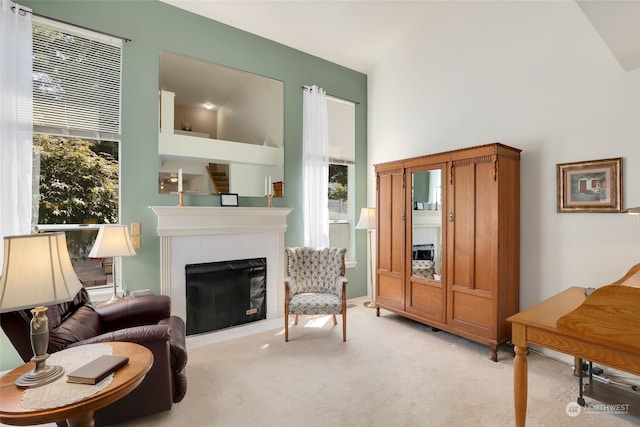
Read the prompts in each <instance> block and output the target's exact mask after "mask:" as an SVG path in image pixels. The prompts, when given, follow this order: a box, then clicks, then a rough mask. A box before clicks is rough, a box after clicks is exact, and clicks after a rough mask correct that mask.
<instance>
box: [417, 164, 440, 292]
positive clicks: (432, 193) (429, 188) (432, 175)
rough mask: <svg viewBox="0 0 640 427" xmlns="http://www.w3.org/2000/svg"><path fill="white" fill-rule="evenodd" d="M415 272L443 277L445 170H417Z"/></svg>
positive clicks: (426, 277)
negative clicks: (443, 184)
mask: <svg viewBox="0 0 640 427" xmlns="http://www.w3.org/2000/svg"><path fill="white" fill-rule="evenodd" d="M411 179H412V202H413V210H412V224H413V230H412V233H411V234H412V236H413V237H412V251H411V252H412V253H411V262H412V273H411V274H412V275H413V276H416V277H421V278H424V279H431V280H436V281H440V280H441V277H442V170H441V169H435V170H425V171H420V172H413V173H412V174H411Z"/></svg>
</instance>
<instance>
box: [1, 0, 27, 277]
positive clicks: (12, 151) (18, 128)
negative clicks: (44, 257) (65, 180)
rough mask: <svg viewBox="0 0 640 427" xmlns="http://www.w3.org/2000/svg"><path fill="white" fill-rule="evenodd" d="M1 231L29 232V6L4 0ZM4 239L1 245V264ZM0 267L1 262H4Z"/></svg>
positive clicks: (4, 232) (3, 235)
mask: <svg viewBox="0 0 640 427" xmlns="http://www.w3.org/2000/svg"><path fill="white" fill-rule="evenodd" d="M0 2H1V6H2V10H1V12H2V15H1V16H0V55H1V58H0V59H1V60H0V117H2V120H1V121H0V233H1V234H2V236H1V237H2V238H4V237H5V236H11V235H16V234H29V233H30V232H31V213H32V203H31V202H32V189H31V188H32V145H33V144H32V138H33V136H32V130H33V122H32V111H33V107H32V88H31V64H32V45H31V10H30V9H27V8H24V7H22V6H19V5H18V4H15V3H12V2H10V1H9V0H0ZM3 258H4V244H1V245H0V266H1V265H2V262H3ZM0 268H1V267H0Z"/></svg>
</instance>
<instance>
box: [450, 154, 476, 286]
mask: <svg viewBox="0 0 640 427" xmlns="http://www.w3.org/2000/svg"><path fill="white" fill-rule="evenodd" d="M451 173H452V175H453V179H452V180H451V181H450V184H451V189H450V192H451V193H452V195H453V203H452V205H451V206H450V207H449V211H450V212H451V214H452V215H451V216H450V222H449V227H450V232H449V236H450V239H451V241H450V245H449V254H450V257H449V262H450V263H451V264H450V265H451V274H450V277H449V279H450V283H451V284H453V285H456V286H467V287H470V288H473V286H474V276H475V275H474V267H475V234H476V230H475V229H476V227H475V198H476V195H475V165H474V164H466V165H456V166H454V167H453V168H452V171H451Z"/></svg>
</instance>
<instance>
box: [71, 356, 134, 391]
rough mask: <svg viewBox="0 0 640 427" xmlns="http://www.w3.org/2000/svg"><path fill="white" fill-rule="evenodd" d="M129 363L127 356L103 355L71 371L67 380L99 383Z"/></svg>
mask: <svg viewBox="0 0 640 427" xmlns="http://www.w3.org/2000/svg"><path fill="white" fill-rule="evenodd" d="M127 363H129V358H128V357H127V356H113V355H103V356H100V357H98V358H96V359H94V360H92V361H91V362H89V363H87V364H86V365H83V366H81V367H79V368H78V369H76V370H75V371H73V372H71V373H70V374H69V375H68V377H67V382H70V383H80V384H98V383H99V382H100V381H102V380H103V379H105V378H106V377H107V376H108V375H109V374H112V373H113V372H115V371H117V370H118V369H120V368H122V367H123V366H124V365H126V364H127Z"/></svg>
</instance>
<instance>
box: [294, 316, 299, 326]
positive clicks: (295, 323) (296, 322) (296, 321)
mask: <svg viewBox="0 0 640 427" xmlns="http://www.w3.org/2000/svg"><path fill="white" fill-rule="evenodd" d="M299 317H300V315H299V314H296V320H295V322H293V324H294V325H297V324H298V318H299Z"/></svg>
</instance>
